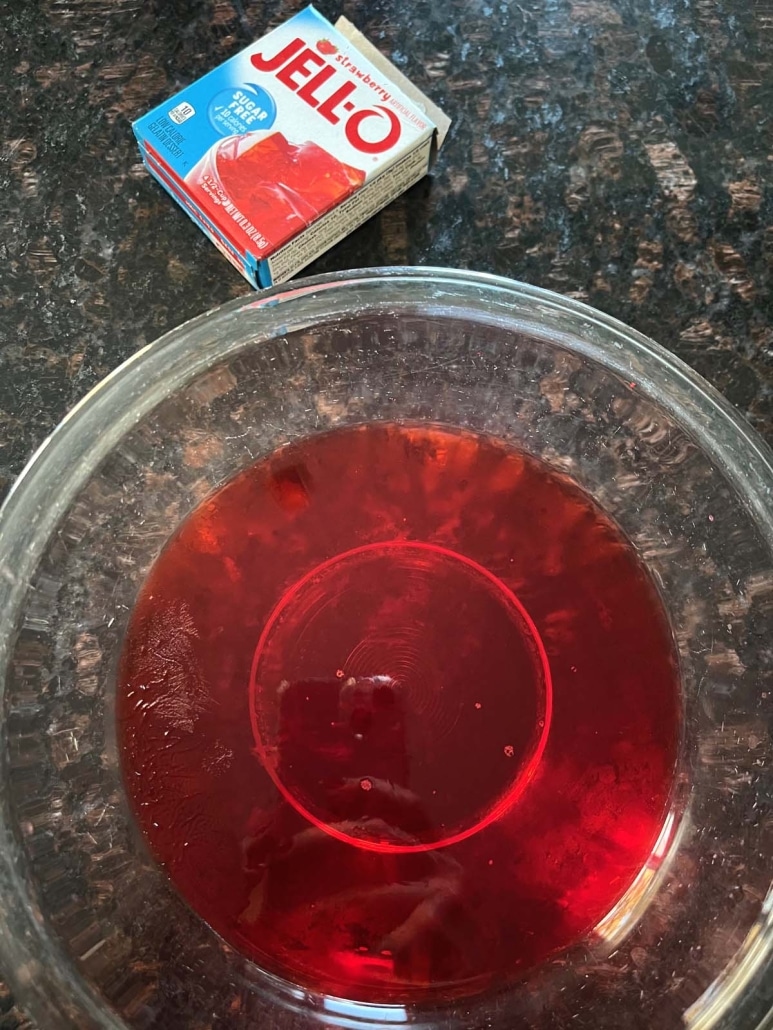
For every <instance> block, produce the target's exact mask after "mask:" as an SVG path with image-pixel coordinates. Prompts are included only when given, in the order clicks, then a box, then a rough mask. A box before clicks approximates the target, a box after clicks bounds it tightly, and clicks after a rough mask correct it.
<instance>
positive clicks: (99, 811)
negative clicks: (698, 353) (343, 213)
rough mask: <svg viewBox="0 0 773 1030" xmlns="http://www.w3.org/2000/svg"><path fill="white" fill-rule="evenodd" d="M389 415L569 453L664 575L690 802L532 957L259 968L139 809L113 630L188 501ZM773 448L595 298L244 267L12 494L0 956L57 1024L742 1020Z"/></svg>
mask: <svg viewBox="0 0 773 1030" xmlns="http://www.w3.org/2000/svg"><path fill="white" fill-rule="evenodd" d="M372 420H387V421H393V422H394V421H397V422H404V421H410V422H417V421H418V422H423V421H428V422H433V423H444V424H449V425H452V426H456V427H463V428H466V429H469V430H473V431H478V432H483V433H489V434H493V435H494V436H496V437H499V438H500V439H503V440H505V441H507V442H509V443H511V444H513V445H515V446H516V447H518V448H521V449H523V450H525V451H526V452H528V453H529V454H531V455H533V456H535V457H537V458H539V459H541V460H543V461H545V462H547V463H548V464H549V465H551V466H553V467H554V468H555V469H557V470H559V471H560V472H562V473H564V474H565V475H568V476H569V477H571V478H572V479H573V480H574V481H575V482H576V483H577V484H579V485H580V486H581V487H582V488H583V489H584V490H586V491H587V492H588V493H589V494H590V495H592V497H593V498H595V499H596V501H597V502H598V503H599V504H600V505H601V507H602V508H603V509H604V510H605V511H606V512H607V513H608V514H609V515H611V516H612V517H613V518H614V519H615V520H616V521H617V523H618V525H619V526H620V527H621V528H622V530H623V531H624V532H625V533H626V534H627V536H628V538H629V539H630V541H631V542H632V543H633V545H634V547H635V548H636V550H637V552H638V554H639V556H640V558H641V559H642V560H643V561H644V563H645V564H646V566H647V568H648V569H649V571H650V573H651V576H652V577H653V579H654V580H655V582H656V583H657V584H658V587H659V589H660V593H661V596H662V599H663V601H664V604H665V607H666V610H667V614H668V618H669V620H670V624H671V631H672V633H673V637H674V640H675V644H676V649H677V652H678V660H679V665H680V676H681V687H682V704H683V712H684V720H683V734H682V743H681V749H680V754H679V760H678V768H677V772H676V777H675V782H674V788H673V792H672V800H671V807H670V809H669V811H668V813H667V816H666V819H665V822H664V825H663V831H662V833H661V835H660V837H659V839H658V842H657V844H656V845H655V848H654V850H653V852H652V854H651V855H650V858H649V860H648V861H647V862H646V863H645V865H644V867H643V868H642V869H641V871H640V873H639V875H638V876H637V878H636V879H635V881H634V883H633V885H632V886H631V888H630V889H629V890H628V891H627V893H626V894H625V896H624V897H623V898H622V899H621V900H620V901H619V902H618V904H617V905H616V906H615V907H614V909H613V910H612V911H611V912H609V913H608V914H607V916H606V917H605V918H604V919H603V920H602V921H601V922H600V923H599V924H598V925H597V926H596V927H595V928H594V929H593V930H592V931H591V932H590V933H589V934H588V936H587V938H586V939H584V940H583V941H581V942H580V943H579V944H578V945H577V946H576V947H574V948H572V949H571V950H570V951H568V952H564V953H562V954H560V955H557V956H556V957H555V958H554V959H552V960H550V961H549V962H547V963H545V964H544V965H543V966H541V967H540V968H539V969H538V970H537V971H536V972H535V973H533V974H531V975H529V976H527V977H526V978H525V979H524V980H523V981H522V982H520V983H517V984H515V985H510V986H508V987H503V989H502V990H499V991H493V992H488V993H486V994H484V995H482V996H480V997H471V998H468V999H465V1000H463V1001H459V1000H457V1001H449V1002H448V1003H446V1004H443V1005H439V1004H438V1005H434V1006H432V1005H408V1004H406V1005H399V1004H394V1005H393V1004H389V1005H368V1004H365V1003H361V1002H352V1001H349V1000H347V999H344V998H337V997H328V996H324V995H321V994H316V993H314V992H313V991H310V990H305V989H303V988H302V987H300V986H298V985H294V984H291V983H288V982H285V981H283V980H281V979H280V978H277V977H275V976H272V975H270V974H268V973H267V972H265V971H263V970H261V969H260V968H258V967H257V966H256V965H254V964H253V963H251V962H249V961H248V960H247V959H246V958H244V957H242V956H241V955H240V954H238V953H236V952H235V951H234V950H233V949H232V948H230V947H229V946H228V945H227V944H225V943H224V942H223V941H222V940H221V939H220V938H219V937H218V936H217V935H216V934H215V933H214V932H213V931H212V930H211V929H210V928H209V927H208V926H207V925H206V924H205V923H204V922H203V921H202V920H200V919H199V918H198V917H197V916H195V915H194V913H193V912H192V911H191V910H190V909H188V907H187V906H186V905H185V903H184V902H183V900H182V899H181V898H180V897H179V896H178V895H177V894H176V893H175V891H174V890H173V889H172V888H171V886H170V884H169V882H168V880H167V878H166V877H165V875H164V873H163V871H162V870H161V869H160V868H159V867H158V866H157V865H156V864H155V862H154V861H153V860H152V858H151V857H150V855H149V853H148V851H147V850H146V848H145V845H144V843H143V841H142V839H141V837H140V834H139V833H138V831H137V829H136V827H135V825H134V822H133V820H132V817H131V815H130V811H129V805H128V803H127V799H126V794H125V791H124V787H123V784H122V779H121V769H120V767H119V762H118V757H117V746H116V734H115V728H114V721H115V711H114V700H115V681H116V671H117V663H118V656H119V654H120V650H121V644H122V640H123V637H124V634H125V631H126V627H127V622H128V617H129V615H130V613H131V610H132V606H133V603H134V601H135V598H136V596H137V592H138V589H139V588H140V586H141V584H142V582H143V579H144V577H145V576H146V574H147V572H148V569H149V567H150V565H151V564H152V562H153V561H154V559H155V558H156V557H157V555H158V554H159V552H160V550H161V549H162V548H163V547H164V545H165V543H166V542H167V540H168V539H169V537H170V535H171V534H172V532H173V531H174V530H175V528H176V527H177V526H178V525H179V523H180V522H181V520H182V519H183V518H184V517H185V516H186V515H187V514H188V513H189V512H190V511H191V510H192V509H193V508H194V507H195V506H196V505H197V504H198V503H199V502H200V501H201V500H202V499H203V498H205V497H207V496H208V495H209V494H210V493H211V492H212V491H213V490H214V489H215V488H216V487H218V486H219V485H221V484H222V483H224V482H225V481H226V480H228V479H229V478H230V477H232V476H234V475H235V474H236V473H237V472H239V471H240V470H242V469H244V468H246V467H247V466H249V465H250V464H252V463H254V462H255V461H256V460H257V459H258V458H260V457H261V456H262V455H266V454H267V453H269V452H271V451H272V450H274V449H275V448H276V447H278V446H279V445H282V444H285V443H288V442H290V441H293V440H295V439H298V438H300V437H303V436H306V435H308V434H312V433H318V432H322V431H325V430H329V429H333V428H335V427H340V426H345V425H350V424H355V423H362V422H368V421H372ZM771 485H773V471H772V466H771V456H770V454H769V452H768V450H767V448H766V447H765V445H764V444H763V443H762V442H761V441H760V439H759V438H758V437H757V436H756V435H755V434H754V433H753V431H752V430H751V429H750V428H749V427H748V426H747V425H745V424H744V423H743V422H742V421H741V419H739V417H738V416H737V415H736V413H735V412H734V411H733V410H732V408H731V407H730V406H729V405H728V404H727V403H725V401H723V399H722V398H721V397H720V396H719V395H718V394H717V393H716V392H715V391H714V390H713V389H712V388H711V387H710V386H709V385H708V384H707V383H705V382H704V381H703V380H701V379H700V378H699V377H698V376H697V375H695V373H693V372H692V371H691V370H690V369H689V368H687V367H686V366H685V365H683V364H682V363H681V362H679V361H678V360H677V359H675V358H674V357H673V356H672V355H670V354H668V353H667V352H666V351H665V350H663V349H662V348H660V347H658V346H657V345H656V344H654V343H652V342H651V341H650V340H648V339H646V338H644V337H643V336H641V335H640V334H638V333H636V332H635V331H633V330H631V329H629V328H627V327H626V326H624V325H622V324H621V323H619V322H617V321H615V320H614V319H612V318H609V317H607V316H606V315H603V314H601V313H599V312H597V311H594V310H592V309H591V308H589V307H586V306H585V305H583V304H579V303H577V302H575V301H572V300H567V299H565V298H563V297H560V296H557V295H555V294H552V293H549V292H546V291H544V290H539V289H536V288H534V287H530V286H525V285H522V284H519V283H515V282H510V281H507V280H505V279H500V278H496V277H494V276H488V275H477V274H474V273H470V272H459V271H447V270H442V269H409V268H392V269H389V268H388V269H375V270H364V271H358V272H350V273H344V274H341V275H337V276H324V277H319V278H315V279H308V280H305V281H298V282H295V283H292V284H290V285H288V286H284V287H278V288H275V289H272V290H269V291H266V292H264V293H262V294H258V295H255V296H249V297H246V298H241V299H239V300H237V301H234V302H233V303H230V304H227V305H226V306H224V307H223V308H220V309H218V310H217V311H214V312H210V313H208V314H206V315H203V316H202V317H200V318H198V319H195V320H193V321H192V322H188V323H186V324H185V325H183V326H181V327H180V328H179V329H176V330H175V331H174V332H172V333H169V334H168V335H166V336H165V337H163V338H162V339H160V340H158V341H156V342H155V343H154V344H152V345H150V346H149V347H146V348H145V349H144V350H142V351H140V352H139V353H137V354H136V355H135V356H134V357H133V358H132V359H131V360H129V361H128V362H126V364H124V365H123V366H121V368H119V369H117V370H116V371H115V372H114V373H113V374H112V375H111V376H109V377H108V378H107V379H106V380H105V381H104V382H103V383H102V384H100V385H99V386H98V387H97V388H96V389H95V390H93V391H92V392H91V394H89V396H88V397H87V398H86V399H85V400H84V401H82V402H81V403H80V404H79V405H78V406H77V407H76V408H75V409H74V411H73V412H72V413H71V414H70V415H69V416H68V417H67V418H66V419H65V420H64V422H63V423H62V424H61V425H60V427H59V428H58V429H57V430H56V432H55V433H54V434H53V435H52V437H51V438H50V439H49V440H48V441H47V442H46V443H45V444H44V445H43V447H41V448H40V450H39V451H38V453H37V454H36V455H35V456H34V458H33V459H32V461H31V462H30V464H29V465H28V467H27V469H26V470H25V472H24V473H23V475H22V476H21V477H20V479H19V481H18V482H17V484H16V485H15V487H14V489H13V490H12V492H11V494H10V496H9V497H8V499H7V501H6V504H5V507H4V509H3V511H2V515H1V516H0V602H1V605H2V607H1V609H0V610H1V611H2V620H1V625H0V659H1V660H0V670H2V677H3V720H2V759H3V790H2V814H1V816H0V928H1V931H2V932H0V963H1V964H2V967H3V969H4V971H5V972H6V974H7V975H8V977H9V978H10V981H11V983H12V986H13V988H14V990H15V991H16V992H17V994H18V997H19V999H20V1001H21V1003H22V1004H23V1005H24V1006H25V1007H26V1008H27V1009H28V1010H29V1012H30V1013H31V1014H32V1016H33V1017H34V1018H35V1019H36V1020H37V1021H38V1023H39V1024H40V1026H41V1027H46V1028H59V1027H62V1028H64V1027H73V1028H79V1030H85V1028H90V1027H100V1028H107V1027H110V1028H125V1027H143V1028H146V1027H162V1028H164V1030H174V1028H178V1027H180V1028H182V1027H185V1028H191V1030H193V1028H221V1030H226V1028H234V1030H238V1028H247V1027H254V1026H264V1025H271V1026H275V1027H280V1028H281V1027H293V1028H304V1027H311V1026H316V1025H321V1026H328V1027H333V1026H355V1025H360V1024H363V1025H372V1026H391V1025H394V1024H403V1023H411V1024H413V1025H419V1026H425V1027H433V1026H439V1025H442V1026H444V1027H459V1028H465V1030H473V1028H478V1027H480V1028H483V1027H487V1028H498V1027H501V1028H503V1030H505V1028H507V1030H513V1028H517V1027H524V1028H525V1027H530V1028H537V1030H563V1028H572V1030H581V1028H587V1030H590V1028H593V1030H605V1028H606V1030H612V1028H615V1030H617V1028H619V1027H620V1026H626V1027H629V1028H631V1030H635V1028H641V1030H644V1028H647V1030H651V1028H652V1027H657V1028H658V1030H670V1028H675V1027H680V1026H687V1027H690V1028H692V1030H707V1028H709V1027H711V1028H723V1027H724V1028H731V1027H732V1028H734V1030H738V1028H749V1030H752V1028H755V1027H758V1026H762V1025H763V1022H764V1019H765V1015H766V1013H767V1012H768V1010H769V1006H770V1003H771V999H773V983H771V968H770V967H771V948H772V946H773V928H772V926H771V921H772V920H773V913H772V906H771V897H772V896H771V894H770V882H771V858H773V842H772V841H771V825H772V823H773V820H772V817H771V798H773V782H772V779H771V767H772V763H771V758H772V757H773V747H772V746H771V738H770V730H771V713H772V712H773V709H772V708H771V691H772V690H773V680H771V668H772V667H773V647H771V640H773V564H772V558H773V523H772V522H771V511H772V510H773V508H772V505H771Z"/></svg>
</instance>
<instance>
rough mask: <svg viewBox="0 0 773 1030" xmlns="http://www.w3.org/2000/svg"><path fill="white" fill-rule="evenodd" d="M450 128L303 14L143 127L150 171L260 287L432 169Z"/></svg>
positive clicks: (343, 33) (392, 77)
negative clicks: (439, 148)
mask: <svg viewBox="0 0 773 1030" xmlns="http://www.w3.org/2000/svg"><path fill="white" fill-rule="evenodd" d="M448 126H449V121H448V119H447V118H446V116H445V115H444V114H443V113H442V112H441V111H440V110H439V109H438V108H437V107H435V105H434V104H432V103H431V101H429V100H428V99H427V98H426V97H424V96H423V95H422V94H421V93H420V92H419V91H418V90H416V89H415V87H414V86H413V85H412V84H411V83H410V82H409V81H408V80H407V79H406V78H405V76H403V75H402V73H401V72H399V71H398V70H397V69H396V68H395V67H394V66H393V65H391V64H390V63H389V62H388V61H387V60H386V59H385V58H384V57H383V56H382V55H381V54H380V53H379V52H378V51H377V50H376V49H375V48H374V47H372V46H371V44H370V43H368V41H367V40H366V39H365V38H364V37H363V36H361V35H360V33H359V32H357V30H356V29H354V27H353V26H351V25H350V24H349V23H348V22H347V21H346V20H345V19H339V22H338V23H336V26H335V27H334V26H333V25H331V24H330V23H329V22H328V21H326V20H325V19H324V18H323V17H322V16H321V15H320V14H318V13H317V11H315V10H314V8H312V7H308V8H306V9H305V10H304V11H301V12H300V13H299V14H297V15H295V17H293V18H291V19H290V20H289V21H288V22H286V23H285V24H284V25H280V26H279V27H278V28H276V29H274V30H273V31H272V32H270V33H268V35H266V36H264V37H263V39H260V40H258V41H257V42H256V43H254V44H252V45H251V46H249V47H247V48H246V49H245V50H243V51H242V52H241V53H239V54H237V55H236V56H234V57H232V58H231V59H230V60H229V61H226V62H225V64H223V65H221V66H220V67H219V68H215V69H214V70H213V71H211V72H209V73H208V74H207V75H205V76H204V77H203V78H201V79H199V80H198V81H196V82H194V83H192V84H191V85H190V86H188V87H187V88H186V89H184V90H182V92H180V93H178V94H177V96H175V97H173V98H171V99H170V100H169V101H167V102H166V103H164V104H161V105H159V106H158V107H156V108H155V109H154V110H153V111H151V112H150V113H149V114H147V115H145V116H144V117H143V118H140V119H139V120H138V121H137V122H135V123H134V131H135V133H136V135H137V138H138V140H139V143H140V149H141V152H142V156H143V160H144V161H145V164H146V166H147V167H148V169H149V171H150V172H151V173H152V174H153V175H154V176H155V177H156V179H158V181H159V182H160V183H161V185H162V186H164V187H165V188H166V189H167V190H168V191H169V192H170V193H171V194H172V196H173V197H174V198H175V199H176V200H177V201H178V203H180V204H181V206H183V208H184V209H185V210H186V212H187V213H188V214H189V215H190V216H191V217H192V218H193V219H194V220H195V221H196V222H197V223H198V224H199V225H200V227H201V228H202V229H203V230H204V231H205V232H206V233H207V235H208V236H209V237H210V239H211V240H212V241H213V242H214V243H215V244H216V245H217V246H218V247H219V248H220V250H221V251H222V252H223V253H224V254H225V256H226V257H228V259H229V260H230V261H231V262H232V263H233V264H234V265H236V267H237V268H238V269H239V270H240V271H241V272H242V273H243V274H244V275H245V276H246V277H247V279H248V280H249V281H250V282H251V283H253V285H269V284H271V283H274V282H282V281H283V280H284V279H287V278H289V277H290V276H291V275H294V274H295V273H296V272H297V271H299V270H300V269H301V268H303V267H304V266H305V265H307V264H308V263H309V262H310V261H313V260H314V258H316V257H318V256H319V254H321V253H322V252H323V251H325V250H326V249H327V248H328V247H330V246H332V244H334V243H336V242H337V241H338V240H340V239H341V238H342V237H343V236H345V235H347V233H349V232H351V231H352V230H353V229H354V228H356V227H357V226H358V225H360V224H361V223H362V222H364V221H365V220H366V219H367V218H369V217H370V216H371V215H373V214H375V213H376V212H377V211H379V210H380V209H381V208H382V207H384V206H385V205H386V204H388V203H389V202H390V201H391V200H393V199H394V198H395V197H396V196H398V195H399V194H400V193H402V192H403V191H404V190H406V189H408V187H409V186H411V185H413V183H414V182H416V181H417V180H418V179H420V178H421V177H422V176H423V175H424V174H425V173H426V172H427V170H428V169H429V167H430V164H431V162H432V160H433V158H434V155H435V153H436V152H437V149H438V147H439V146H440V145H441V144H442V142H443V139H444V137H445V134H446V132H447V130H448Z"/></svg>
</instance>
